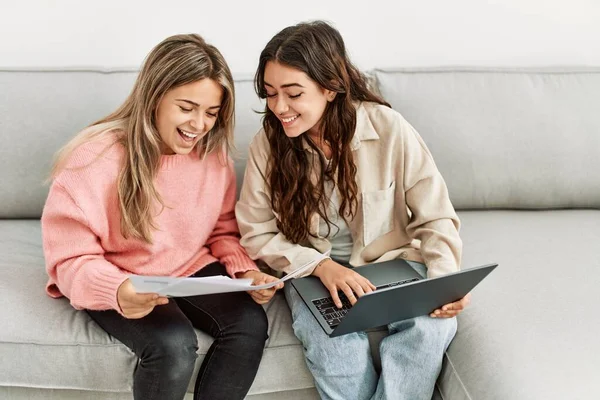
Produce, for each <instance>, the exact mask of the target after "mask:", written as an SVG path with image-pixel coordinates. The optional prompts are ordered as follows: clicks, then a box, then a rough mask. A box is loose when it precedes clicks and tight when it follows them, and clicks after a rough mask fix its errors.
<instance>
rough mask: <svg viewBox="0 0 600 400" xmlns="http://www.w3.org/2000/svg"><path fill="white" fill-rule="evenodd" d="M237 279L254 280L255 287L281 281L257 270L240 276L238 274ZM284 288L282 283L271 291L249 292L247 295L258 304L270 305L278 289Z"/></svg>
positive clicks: (242, 273)
mask: <svg viewBox="0 0 600 400" xmlns="http://www.w3.org/2000/svg"><path fill="white" fill-rule="evenodd" d="M235 277H236V278H243V279H252V285H253V286H257V285H263V284H265V283H271V282H275V281H277V280H279V279H277V278H276V277H274V276H273V275H269V274H265V273H264V272H260V271H256V270H250V271H245V272H241V273H239V274H236V275H235ZM282 287H283V282H280V283H278V284H277V285H275V286H273V287H271V288H269V289H260V290H249V291H248V292H247V293H248V294H249V295H250V296H251V297H252V299H253V300H254V301H255V302H256V303H258V304H265V303H268V302H269V301H270V300H271V298H272V297H273V296H274V295H275V292H276V291H277V290H278V289H281V288H282Z"/></svg>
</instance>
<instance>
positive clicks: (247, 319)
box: [222, 301, 269, 349]
mask: <svg viewBox="0 0 600 400" xmlns="http://www.w3.org/2000/svg"><path fill="white" fill-rule="evenodd" d="M268 328H269V321H268V319H267V314H266V313H265V310H264V309H263V307H262V306H261V305H259V304H257V303H254V301H252V302H251V303H247V304H246V305H245V306H244V310H243V312H242V313H241V314H240V316H239V318H238V319H237V320H236V321H235V323H234V324H232V325H231V326H229V327H226V328H225V329H224V330H223V332H222V336H232V337H241V338H242V340H241V341H242V342H244V343H246V344H247V345H252V346H258V347H260V348H261V349H262V348H263V347H264V344H265V342H266V340H267V338H268V337H269V336H268Z"/></svg>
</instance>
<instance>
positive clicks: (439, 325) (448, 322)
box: [390, 315, 457, 347]
mask: <svg viewBox="0 0 600 400" xmlns="http://www.w3.org/2000/svg"><path fill="white" fill-rule="evenodd" d="M390 328H391V329H390V333H396V332H400V331H404V330H410V331H411V332H412V333H413V334H414V335H415V337H418V339H419V341H420V342H425V343H429V344H431V345H435V344H436V343H439V344H441V345H443V346H444V347H447V346H448V344H450V341H451V340H452V338H454V335H455V334H456V328H457V323H456V318H431V317H430V316H428V315H424V316H421V317H417V318H412V319H408V320H405V321H399V322H395V323H393V324H391V327H390Z"/></svg>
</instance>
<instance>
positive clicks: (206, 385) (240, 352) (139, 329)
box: [87, 263, 268, 400]
mask: <svg viewBox="0 0 600 400" xmlns="http://www.w3.org/2000/svg"><path fill="white" fill-rule="evenodd" d="M211 275H226V271H225V267H223V266H222V265H221V264H219V263H213V264H210V265H207V266H206V267H204V268H203V269H201V270H200V271H198V273H196V274H195V275H194V276H211ZM87 312H88V314H89V315H90V316H91V317H92V318H93V319H94V320H95V321H96V322H97V323H98V324H99V325H100V326H101V327H102V328H103V329H104V330H105V331H106V332H108V333H109V334H110V335H112V336H113V337H115V338H116V339H118V340H120V341H121V342H122V343H124V344H125V345H126V346H127V347H129V348H130V349H131V350H132V351H133V352H134V353H135V354H136V355H137V356H138V357H139V362H138V365H137V368H136V370H135V374H134V379H133V397H134V399H136V400H152V399H160V400H171V399H173V400H175V399H177V400H180V399H183V397H184V396H185V393H186V390H187V387H188V385H189V382H190V379H191V376H192V373H193V372H194V365H195V361H196V358H197V353H196V351H197V350H198V341H197V338H196V334H195V333H194V329H193V328H192V327H196V328H198V329H199V330H201V331H203V332H206V333H207V334H209V335H211V336H213V337H214V338H215V340H214V342H213V344H212V346H210V349H209V350H208V353H206V357H204V361H203V362H202V366H201V367H200V371H199V372H198V377H197V378H196V387H195V390H194V399H209V400H218V399H224V400H234V399H243V398H244V397H245V396H246V394H247V393H248V390H249V389H250V385H252V382H253V381H254V377H255V376H256V371H257V370H258V365H259V363H260V360H261V358H262V354H263V349H264V346H265V341H266V340H267V337H268V336H267V326H268V323H267V316H266V314H265V312H264V310H263V308H262V306H260V305H258V304H256V303H255V302H254V300H252V298H251V297H250V296H249V295H248V294H247V293H246V292H235V293H220V294H212V295H204V296H191V297H178V298H171V299H170V301H169V304H166V305H162V306H157V307H155V308H154V310H153V311H152V312H151V313H150V314H148V315H147V316H145V317H143V318H140V319H127V318H124V317H123V316H121V315H120V314H119V313H118V312H116V311H115V310H109V311H91V310H88V311H87Z"/></svg>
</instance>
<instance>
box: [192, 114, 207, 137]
mask: <svg viewBox="0 0 600 400" xmlns="http://www.w3.org/2000/svg"><path fill="white" fill-rule="evenodd" d="M190 125H191V126H192V128H193V129H194V132H196V133H198V132H204V129H205V126H206V122H205V120H204V114H203V113H198V116H197V117H195V118H192V120H191V121H190Z"/></svg>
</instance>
